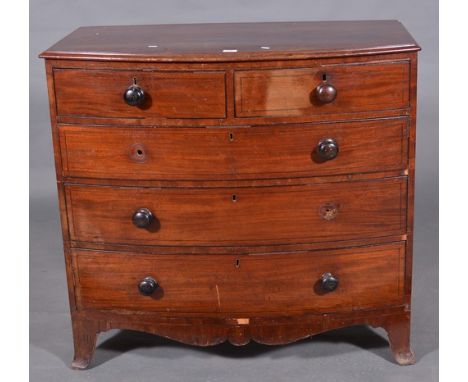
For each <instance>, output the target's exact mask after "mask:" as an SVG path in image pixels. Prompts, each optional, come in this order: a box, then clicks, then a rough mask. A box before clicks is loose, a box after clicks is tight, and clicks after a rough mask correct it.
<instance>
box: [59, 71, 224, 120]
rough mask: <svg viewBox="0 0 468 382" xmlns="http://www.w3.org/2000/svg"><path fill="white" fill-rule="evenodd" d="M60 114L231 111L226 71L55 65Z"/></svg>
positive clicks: (210, 114)
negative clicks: (96, 67) (96, 68)
mask: <svg viewBox="0 0 468 382" xmlns="http://www.w3.org/2000/svg"><path fill="white" fill-rule="evenodd" d="M54 86H55V95H56V104H57V105H56V107H57V116H58V117H80V118H112V119H118V118H125V119H136V120H144V119H147V118H148V119H150V120H151V119H155V118H167V119H173V118H175V119H178V118H182V119H187V118H188V119H197V118H224V117H225V116H226V91H225V73H224V72H223V71H218V72H216V71H214V72H152V71H138V70H131V71H124V70H93V69H86V70H85V69H54Z"/></svg>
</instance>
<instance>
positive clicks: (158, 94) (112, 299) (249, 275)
mask: <svg viewBox="0 0 468 382" xmlns="http://www.w3.org/2000/svg"><path fill="white" fill-rule="evenodd" d="M419 49H420V48H419V47H418V45H417V44H416V42H415V41H414V40H413V39H412V37H411V36H410V35H409V34H408V32H407V31H406V30H405V28H404V27H403V26H402V25H401V24H400V23H399V22H397V21H343V22H341V21H340V22H293V23H245V24H192V25H165V26H163V25H153V26H111V27H84V28H79V29H77V30H76V31H75V32H73V33H72V34H70V35H69V36H67V37H66V38H65V39H63V40H61V41H60V42H58V43H57V44H56V45H54V46H52V47H51V48H50V49H48V50H47V51H45V52H44V53H42V54H41V57H42V58H45V60H46V70H47V83H48V90H49V99H50V114H51V123H52V135H53V143H54V154H55V164H56V173H57V185H58V195H59V203H60V211H61V222H62V233H63V241H64V252H65V262H66V270H67V279H68V290H69V298H70V308H71V318H72V323H73V338H74V346H75V357H74V360H73V363H72V367H74V368H79V369H81V368H85V367H87V366H88V364H89V362H90V359H91V357H92V354H93V352H94V348H95V345H96V337H97V335H98V333H100V332H103V331H106V330H109V329H113V328H121V329H133V330H140V331H146V332H150V333H155V334H158V335H160V336H164V337H168V338H171V339H174V340H177V341H181V342H184V343H188V344H193V345H199V346H208V345H214V344H219V343H221V342H224V341H226V340H227V341H229V342H231V343H232V344H234V345H244V344H246V343H248V342H249V341H251V340H254V341H257V342H260V343H264V344H285V343H290V342H293V341H296V340H299V339H302V338H305V337H308V336H311V335H314V334H317V333H320V332H324V331H327V330H330V329H335V328H341V327H346V326H351V325H371V326H373V327H383V328H384V329H386V331H387V332H388V337H389V342H390V347H391V350H392V351H393V354H394V356H395V359H396V361H397V362H398V363H399V364H411V363H413V362H414V356H413V353H412V351H411V349H410V315H411V308H410V306H411V273H412V272H411V267H412V241H413V198H414V170H415V162H414V158H415V128H416V80H417V78H416V70H417V51H418V50H419Z"/></svg>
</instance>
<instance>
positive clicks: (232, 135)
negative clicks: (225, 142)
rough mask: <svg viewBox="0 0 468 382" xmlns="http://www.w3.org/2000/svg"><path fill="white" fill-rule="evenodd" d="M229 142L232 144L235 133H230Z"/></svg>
mask: <svg viewBox="0 0 468 382" xmlns="http://www.w3.org/2000/svg"><path fill="white" fill-rule="evenodd" d="M229 140H230V141H231V142H232V141H233V140H234V134H233V133H229Z"/></svg>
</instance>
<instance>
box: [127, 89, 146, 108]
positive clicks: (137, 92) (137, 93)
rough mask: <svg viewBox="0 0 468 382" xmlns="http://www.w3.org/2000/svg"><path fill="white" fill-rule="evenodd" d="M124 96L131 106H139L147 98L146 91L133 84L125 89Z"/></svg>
mask: <svg viewBox="0 0 468 382" xmlns="http://www.w3.org/2000/svg"><path fill="white" fill-rule="evenodd" d="M123 97H124V100H125V102H127V104H129V105H130V106H138V105H141V104H142V103H143V101H144V100H145V92H144V91H143V89H142V88H141V87H140V86H138V85H136V84H133V85H130V86H129V87H128V88H127V90H125V93H124V96H123Z"/></svg>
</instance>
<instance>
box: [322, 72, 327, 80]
mask: <svg viewBox="0 0 468 382" xmlns="http://www.w3.org/2000/svg"><path fill="white" fill-rule="evenodd" d="M322 80H323V81H326V80H327V73H323V74H322Z"/></svg>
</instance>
